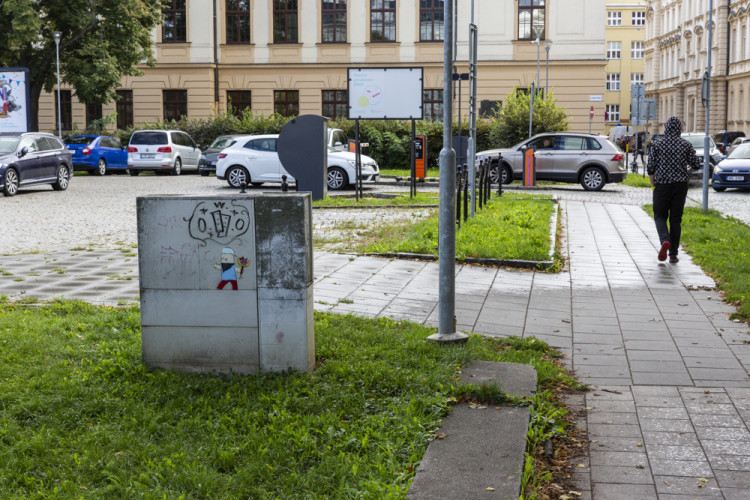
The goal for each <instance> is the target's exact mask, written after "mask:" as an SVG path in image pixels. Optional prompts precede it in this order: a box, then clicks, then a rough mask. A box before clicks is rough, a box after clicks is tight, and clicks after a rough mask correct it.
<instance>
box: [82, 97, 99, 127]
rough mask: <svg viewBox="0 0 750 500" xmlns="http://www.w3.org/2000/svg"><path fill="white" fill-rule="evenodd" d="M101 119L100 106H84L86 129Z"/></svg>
mask: <svg viewBox="0 0 750 500" xmlns="http://www.w3.org/2000/svg"><path fill="white" fill-rule="evenodd" d="M101 119H102V105H101V104H95V103H88V104H86V128H89V127H90V126H91V122H93V121H94V120H101Z"/></svg>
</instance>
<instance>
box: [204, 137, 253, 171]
mask: <svg viewBox="0 0 750 500" xmlns="http://www.w3.org/2000/svg"><path fill="white" fill-rule="evenodd" d="M237 137H244V136H243V135H237V134H235V135H220V136H219V137H217V138H216V139H214V142H212V143H211V145H210V146H208V148H206V150H205V151H204V152H203V154H202V155H201V159H200V160H199V161H198V172H199V173H200V174H201V175H202V176H203V177H206V176H207V175H208V174H210V173H214V174H215V173H216V160H218V158H219V153H221V150H222V149H225V148H228V147H229V146H231V145H232V144H234V142H235V140H236V139H237Z"/></svg>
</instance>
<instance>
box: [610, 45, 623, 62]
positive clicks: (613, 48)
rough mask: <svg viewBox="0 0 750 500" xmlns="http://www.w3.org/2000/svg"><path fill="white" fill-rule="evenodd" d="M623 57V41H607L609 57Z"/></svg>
mask: <svg viewBox="0 0 750 500" xmlns="http://www.w3.org/2000/svg"><path fill="white" fill-rule="evenodd" d="M621 58H622V42H607V59H621Z"/></svg>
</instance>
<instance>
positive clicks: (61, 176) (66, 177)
mask: <svg viewBox="0 0 750 500" xmlns="http://www.w3.org/2000/svg"><path fill="white" fill-rule="evenodd" d="M68 184H70V169H69V168H68V166H67V165H65V164H61V165H60V166H59V167H57V181H56V182H55V183H54V184H52V189H54V190H55V191H65V190H66V189H68Z"/></svg>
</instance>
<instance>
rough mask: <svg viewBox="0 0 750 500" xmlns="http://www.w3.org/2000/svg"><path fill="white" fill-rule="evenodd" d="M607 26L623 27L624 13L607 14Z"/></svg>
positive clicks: (610, 12) (612, 12) (611, 12)
mask: <svg viewBox="0 0 750 500" xmlns="http://www.w3.org/2000/svg"><path fill="white" fill-rule="evenodd" d="M607 26H622V12H620V11H609V12H607Z"/></svg>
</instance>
